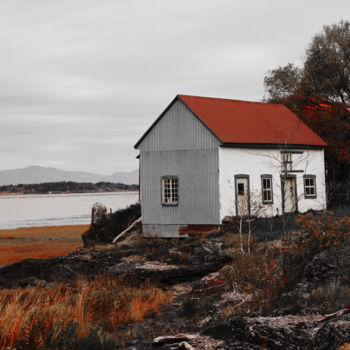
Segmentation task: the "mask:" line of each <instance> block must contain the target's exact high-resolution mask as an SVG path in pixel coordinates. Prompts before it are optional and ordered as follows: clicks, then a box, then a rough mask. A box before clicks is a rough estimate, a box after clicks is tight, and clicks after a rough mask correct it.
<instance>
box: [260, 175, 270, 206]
mask: <svg viewBox="0 0 350 350" xmlns="http://www.w3.org/2000/svg"><path fill="white" fill-rule="evenodd" d="M261 194H262V202H263V204H271V203H273V195H272V175H261Z"/></svg>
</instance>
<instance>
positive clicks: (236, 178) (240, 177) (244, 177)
mask: <svg viewBox="0 0 350 350" xmlns="http://www.w3.org/2000/svg"><path fill="white" fill-rule="evenodd" d="M234 178H235V204H236V216H239V215H238V197H237V180H238V179H247V180H248V181H247V182H248V216H250V180H249V175H247V174H237V175H235V176H234Z"/></svg>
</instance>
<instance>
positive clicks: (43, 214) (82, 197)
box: [0, 192, 138, 229]
mask: <svg viewBox="0 0 350 350" xmlns="http://www.w3.org/2000/svg"><path fill="white" fill-rule="evenodd" d="M137 200H138V193H137V192H108V193H71V194H44V195H18V196H0V229H11V228H18V227H30V226H60V225H81V224H89V223H90V221H91V207H92V205H93V204H94V203H96V202H99V203H102V204H104V205H105V206H106V207H107V209H108V212H109V210H110V208H111V209H112V211H116V210H118V209H120V208H124V207H126V206H128V205H130V204H133V203H135V202H137Z"/></svg>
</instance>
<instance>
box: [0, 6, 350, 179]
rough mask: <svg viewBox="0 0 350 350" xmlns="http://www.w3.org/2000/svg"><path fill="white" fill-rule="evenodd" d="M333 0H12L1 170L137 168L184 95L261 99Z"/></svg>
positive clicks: (6, 27)
mask: <svg viewBox="0 0 350 350" xmlns="http://www.w3.org/2000/svg"><path fill="white" fill-rule="evenodd" d="M349 10H350V4H349V3H348V2H347V1H337V6H334V4H333V3H329V2H326V1H315V0H311V1H308V2H306V3H305V2H302V1H301V0H297V1H294V2H281V1H277V0H270V1H268V2H262V1H258V0H249V1H241V0H236V1H232V0H220V1H215V2H214V1H209V0H201V1H198V0H179V1H176V2H174V1H170V0H150V1H147V2H145V1H141V0H118V1H116V0H100V1H97V0H61V1H54V0H32V1H26V0H14V1H10V0H5V1H2V2H1V3H0V42H1V45H0V57H1V66H0V159H1V160H2V161H1V165H0V169H9V168H14V167H15V168H19V167H22V166H27V165H33V164H38V165H43V166H54V165H59V166H60V167H61V168H63V169H67V170H82V171H94V172H99V173H101V174H108V173H112V172H114V171H122V170H133V169H135V168H136V167H137V166H138V164H137V161H136V160H135V155H136V151H134V150H133V145H134V144H135V143H136V141H137V139H138V138H139V137H140V136H141V135H142V133H143V132H144V131H145V130H146V129H147V128H148V126H149V125H150V124H151V123H152V122H153V121H154V119H155V118H156V117H157V116H158V115H159V114H160V113H161V111H162V110H164V108H165V107H166V105H167V104H168V103H169V102H170V101H171V100H172V99H173V98H174V96H175V95H176V94H177V93H187V94H195V95H206V96H219V97H220V96H222V97H226V98H238V99H248V100H259V99H261V98H262V97H263V95H264V90H263V78H264V75H265V74H266V72H267V71H268V70H269V69H272V68H274V67H275V66H277V65H280V64H285V63H286V62H289V61H291V62H296V63H298V62H300V61H301V59H302V55H303V53H304V49H305V47H306V46H307V44H308V42H309V41H310V39H311V37H312V36H313V35H314V34H315V33H316V32H317V31H319V30H321V29H322V25H324V24H331V23H335V22H338V21H339V20H340V19H341V18H342V16H343V14H344V13H347V11H349Z"/></svg>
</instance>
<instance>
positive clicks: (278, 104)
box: [177, 94, 283, 106]
mask: <svg viewBox="0 0 350 350" xmlns="http://www.w3.org/2000/svg"><path fill="white" fill-rule="evenodd" d="M177 96H178V97H180V98H181V97H195V98H203V99H211V100H221V101H232V102H241V103H252V104H262V105H264V106H266V105H269V106H283V104H281V103H267V102H259V101H247V100H237V99H232V98H222V97H211V96H197V95H184V94H178V95H177Z"/></svg>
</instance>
